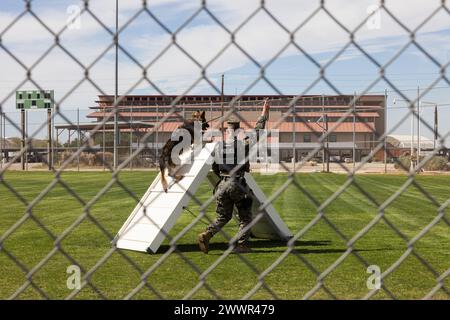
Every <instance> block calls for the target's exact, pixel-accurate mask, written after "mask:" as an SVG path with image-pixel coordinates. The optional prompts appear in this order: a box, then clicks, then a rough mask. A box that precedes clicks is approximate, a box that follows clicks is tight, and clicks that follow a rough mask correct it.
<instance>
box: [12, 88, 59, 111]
mask: <svg viewBox="0 0 450 320" xmlns="http://www.w3.org/2000/svg"><path fill="white" fill-rule="evenodd" d="M54 95H55V93H54V91H53V90H25V91H16V109H22V110H25V109H52V108H53V107H54V101H55V97H54Z"/></svg>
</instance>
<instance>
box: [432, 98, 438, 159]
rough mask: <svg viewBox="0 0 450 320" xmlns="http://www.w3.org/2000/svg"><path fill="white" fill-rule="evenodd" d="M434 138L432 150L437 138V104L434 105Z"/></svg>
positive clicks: (434, 147)
mask: <svg viewBox="0 0 450 320" xmlns="http://www.w3.org/2000/svg"><path fill="white" fill-rule="evenodd" d="M433 133H434V139H433V150H436V140H437V139H438V110H437V104H436V105H435V106H434V132H433Z"/></svg>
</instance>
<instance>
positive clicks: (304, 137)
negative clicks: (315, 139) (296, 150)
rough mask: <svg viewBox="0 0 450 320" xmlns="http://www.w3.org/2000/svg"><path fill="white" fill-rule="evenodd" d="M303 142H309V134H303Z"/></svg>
mask: <svg viewBox="0 0 450 320" xmlns="http://www.w3.org/2000/svg"><path fill="white" fill-rule="evenodd" d="M303 142H311V134H309V133H306V134H304V135H303Z"/></svg>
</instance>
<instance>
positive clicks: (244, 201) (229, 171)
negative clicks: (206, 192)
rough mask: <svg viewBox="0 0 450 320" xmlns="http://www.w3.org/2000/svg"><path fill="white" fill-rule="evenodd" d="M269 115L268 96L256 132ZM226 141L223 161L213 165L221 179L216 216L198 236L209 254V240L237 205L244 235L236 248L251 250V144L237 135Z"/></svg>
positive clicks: (233, 123)
mask: <svg viewBox="0 0 450 320" xmlns="http://www.w3.org/2000/svg"><path fill="white" fill-rule="evenodd" d="M268 116H269V103H268V100H267V99H266V100H265V102H264V108H263V112H262V114H261V116H260V117H259V118H258V121H257V122H256V125H255V130H256V131H257V133H258V131H259V130H262V129H264V128H265V125H266V122H267V119H268ZM238 128H239V121H236V120H229V121H228V129H232V130H237V129H238ZM227 143H228V145H227V147H225V148H224V149H223V151H224V154H223V163H220V164H218V163H214V164H213V171H214V173H215V174H216V175H217V176H218V177H220V181H219V183H218V185H217V186H216V188H215V190H214V196H215V198H216V202H217V208H216V213H217V218H216V220H215V221H214V222H213V223H212V224H210V225H209V226H208V227H207V229H206V231H205V232H203V233H201V234H199V235H198V244H199V247H200V250H201V251H203V252H204V253H208V250H209V241H210V239H211V238H212V237H213V236H214V235H215V234H216V233H217V232H219V231H220V230H221V229H222V228H223V227H224V226H225V225H226V224H227V223H228V221H230V220H231V218H232V215H233V209H234V206H236V208H237V211H238V220H239V232H240V234H241V236H240V238H239V240H238V243H237V246H236V247H235V251H236V252H239V253H246V252H250V251H251V249H250V248H249V246H248V240H249V238H250V233H251V230H250V229H248V230H245V231H244V229H245V228H246V227H247V226H248V225H249V224H250V223H251V221H252V212H251V208H252V203H253V200H252V197H251V196H250V189H249V187H248V185H247V183H246V181H245V178H244V174H245V172H250V163H249V159H248V155H249V143H248V140H247V139H246V140H245V141H240V140H238V139H237V137H236V136H234V137H233V140H231V141H228V142H227ZM242 143H243V144H244V148H245V162H242V161H239V160H241V159H238V152H237V150H238V147H239V146H238V145H239V144H242ZM240 147H242V146H240ZM227 151H231V153H232V157H234V159H233V160H234V161H232V163H230V161H229V160H230V158H228V161H227V154H226V153H227Z"/></svg>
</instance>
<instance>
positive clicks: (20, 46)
mask: <svg viewBox="0 0 450 320" xmlns="http://www.w3.org/2000/svg"><path fill="white" fill-rule="evenodd" d="M40 3H45V2H44V1H42V2H35V5H34V8H35V10H36V12H37V13H39V16H40V17H41V18H42V20H43V21H44V22H45V23H46V24H47V25H48V26H49V27H50V28H51V29H52V30H54V31H58V30H60V29H61V28H62V27H63V26H64V25H65V23H66V22H67V18H68V16H67V13H66V11H65V9H66V7H67V6H65V5H61V3H65V2H62V1H61V2H60V6H58V7H55V8H52V7H48V6H45V7H42V8H40V7H39V5H40ZM66 3H67V5H70V4H74V3H75V4H82V2H81V1H67V2H66ZM200 3H201V2H200V1H198V0H189V1H183V2H181V3H180V1H176V0H157V1H150V2H149V8H150V9H151V10H155V12H158V10H160V11H164V12H165V15H164V19H162V20H163V21H164V23H167V24H168V26H169V27H172V28H174V27H175V26H178V25H180V24H181V23H182V21H183V19H186V17H187V16H189V15H190V14H191V13H192V12H193V11H195V9H196V8H198V7H200ZM319 3H320V1H298V0H276V1H275V0H267V1H266V8H267V10H269V11H270V13H271V14H273V15H274V17H276V18H277V19H279V21H280V23H282V24H283V25H284V26H285V27H287V28H288V29H290V30H293V29H294V28H296V27H297V26H298V25H299V24H300V23H301V22H302V21H304V19H306V18H307V17H308V16H309V15H310V14H311V13H312V12H313V11H314V10H315V9H316V8H317V7H318V5H319ZM325 3H326V8H327V10H329V12H331V13H332V14H333V15H334V16H335V17H336V19H338V20H339V21H340V22H341V23H343V24H344V25H345V26H346V27H347V28H349V29H350V30H352V29H353V28H355V27H356V26H357V25H358V24H359V23H361V21H363V19H364V17H366V16H367V7H368V6H369V5H372V4H374V3H375V4H376V3H378V2H377V1H373V0H372V1H368V0H345V1H344V0H328V1H326V2H325ZM207 5H208V8H209V9H210V10H211V12H212V13H213V14H214V15H216V16H217V18H218V19H219V20H220V21H222V22H223V23H224V24H225V25H226V27H227V28H229V29H230V30H231V31H234V30H235V29H236V28H237V27H238V26H239V25H240V24H242V23H243V22H244V21H245V20H246V19H247V17H248V16H249V15H250V14H251V13H252V12H253V11H254V10H256V9H257V8H258V6H259V5H260V1H259V0H246V1H226V0H213V1H207ZM439 5H440V1H438V0H433V1H427V3H426V5H424V2H423V1H420V0H409V1H407V0H401V1H400V0H396V1H392V0H391V1H386V7H387V8H388V9H389V10H391V11H392V13H393V14H395V15H397V16H398V17H399V18H400V19H401V21H402V22H404V23H405V24H406V25H407V26H408V27H409V28H415V27H416V26H418V25H419V24H420V23H421V22H422V21H424V20H425V18H426V17H427V16H428V15H429V14H431V12H433V10H434V9H435V8H437V7H438V6H439ZM1 6H2V5H1V4H0V7H1ZM141 6H142V1H140V0H133V1H131V0H127V1H121V2H120V9H121V11H120V21H121V22H123V21H126V20H127V19H129V18H130V17H131V16H132V15H133V14H134V13H135V12H136V11H137V10H139V9H140V8H141ZM90 8H91V10H92V11H93V13H94V14H96V15H98V17H99V19H101V20H102V21H103V22H104V23H105V24H106V25H107V26H108V27H109V28H111V29H112V28H113V27H114V10H115V8H114V5H113V2H112V1H110V0H94V1H91V4H90ZM18 13H19V11H15V12H11V11H2V12H1V13H0V30H2V29H3V28H4V27H5V26H6V25H7V24H8V23H9V22H10V21H11V20H12V19H13V18H14V17H15V16H16V15H17V14H18ZM177 16H180V17H183V19H181V18H179V19H176V17H177ZM148 19H150V18H148ZM381 19H382V20H381V28H380V29H377V30H369V29H368V28H367V27H366V26H363V27H362V28H361V29H360V30H359V31H358V32H357V33H356V40H357V41H358V43H360V44H361V45H362V46H363V47H364V48H365V49H366V50H368V52H370V53H371V54H377V53H382V52H386V51H387V50H393V49H394V48H398V47H399V45H401V44H402V43H404V42H405V41H407V40H408V37H407V36H408V35H407V33H406V32H405V31H404V30H403V29H402V28H401V27H400V26H399V25H398V24H397V23H396V22H395V21H394V20H393V19H391V18H390V17H389V16H388V15H387V14H386V13H383V14H382V15H381ZM141 20H142V19H140V20H139V22H137V23H135V24H132V25H131V26H130V28H131V29H130V30H132V31H128V30H127V31H126V32H125V33H126V36H127V38H126V39H124V40H123V41H124V44H125V43H126V49H127V50H129V51H130V52H131V53H132V54H133V55H135V56H136V58H137V59H139V61H143V62H145V63H148V62H149V61H150V60H151V59H152V58H154V57H155V56H156V55H157V54H158V53H159V52H160V51H161V50H162V49H163V48H164V47H165V46H166V45H167V43H168V42H170V37H169V36H168V35H167V34H163V33H159V34H155V33H154V32H152V30H149V29H147V28H148V25H146V24H145V22H141ZM144 20H145V19H144ZM445 28H448V15H447V16H446V15H443V14H438V15H436V17H435V18H433V19H431V20H430V21H429V22H428V23H427V24H426V25H425V26H424V28H423V29H421V32H422V33H421V36H420V38H419V39H420V41H423V43H424V44H426V46H427V50H430V52H431V53H435V54H439V52H441V51H440V50H441V48H442V46H443V45H444V43H445V41H444V40H442V38H440V37H439V36H437V35H435V34H434V32H436V31H440V30H443V29H445ZM141 30H142V31H141ZM155 30H156V29H155ZM159 30H160V29H159V28H158V31H159ZM425 32H426V33H425ZM143 35H144V36H143ZM295 39H296V41H297V43H298V44H299V45H301V47H302V48H304V49H305V50H307V51H308V52H309V53H311V54H319V53H324V52H335V51H336V50H339V49H340V48H341V47H342V46H343V45H344V44H345V43H347V42H348V41H349V35H348V34H347V33H346V32H345V31H343V30H342V29H341V28H340V27H339V26H338V25H337V24H336V23H335V22H334V21H333V20H332V19H331V18H330V17H329V16H327V14H326V13H325V12H323V11H322V12H320V13H319V14H317V15H316V16H315V17H314V18H312V19H311V20H310V21H309V22H308V23H307V24H306V25H305V26H304V27H303V28H301V30H300V31H298V32H297V33H296V37H295ZM288 40H289V35H288V34H287V33H286V32H285V31H283V30H282V29H281V28H280V27H279V26H278V25H277V24H276V22H274V21H273V20H272V19H271V18H270V17H269V16H268V15H267V14H266V13H265V12H260V13H258V14H257V15H256V16H255V17H253V18H252V19H251V20H250V21H249V22H248V23H247V24H246V25H245V26H244V27H242V29H241V30H239V31H238V32H237V34H236V41H237V43H238V44H239V45H241V46H242V47H243V48H244V49H245V50H246V51H247V52H248V53H249V54H250V55H251V56H252V57H253V58H255V60H257V61H258V62H260V63H265V62H266V61H267V60H268V59H270V58H272V57H273V56H274V55H275V54H276V53H277V52H278V51H279V50H280V49H281V48H282V47H283V46H284V45H285V44H286V43H287V42H288ZM229 41H230V36H229V35H228V34H227V33H226V32H225V31H224V30H223V29H222V28H221V27H220V26H218V25H217V24H215V22H213V21H212V20H211V19H210V18H208V17H207V15H206V14H205V13H202V14H201V17H199V19H197V20H195V21H193V22H192V23H191V24H189V25H187V26H186V27H185V28H184V29H183V30H182V31H181V32H180V33H179V34H178V35H177V42H178V43H179V44H180V46H182V47H183V48H184V49H185V50H186V51H187V52H188V53H189V54H190V55H192V57H193V58H195V59H196V60H197V61H198V62H199V63H200V64H202V65H203V64H206V63H208V62H209V61H210V60H211V59H212V58H213V57H214V56H215V55H216V54H217V53H218V52H219V51H220V50H222V48H223V47H224V46H225V45H226V44H227V43H228V42H229ZM111 42H112V38H111V36H110V35H108V33H107V32H105V31H104V30H103V28H102V27H101V26H100V25H99V24H98V23H97V22H96V21H95V20H94V19H92V18H90V17H89V16H88V15H83V17H82V27H81V29H80V30H68V31H66V32H64V34H63V35H62V37H61V43H62V44H63V45H64V46H65V47H67V49H68V50H69V51H70V52H71V53H73V54H74V55H75V56H76V57H77V58H79V59H80V60H81V62H82V63H84V64H85V65H88V64H89V63H91V62H92V61H94V59H95V58H96V57H97V56H98V55H99V54H100V53H101V52H102V51H103V50H104V49H105V48H106V47H107V46H108V45H109V44H111ZM2 43H3V44H4V45H5V46H6V47H8V48H9V49H10V50H11V51H12V52H14V54H17V56H18V57H19V58H20V59H21V60H23V61H24V62H26V63H27V64H28V65H30V64H31V63H33V62H34V61H36V59H37V58H38V57H39V56H40V55H41V54H42V53H43V52H44V51H45V50H46V49H47V48H48V47H49V46H50V45H51V44H52V43H53V39H52V38H51V37H50V36H49V33H48V32H47V31H46V30H45V29H43V28H42V27H41V26H39V24H38V23H37V22H36V21H35V19H34V18H33V17H31V16H29V15H27V16H25V17H24V18H23V19H22V20H21V21H19V23H18V24H17V25H16V26H14V27H13V28H12V29H11V30H10V31H8V32H7V33H6V35H5V36H4V37H3V38H2ZM447 43H448V41H447ZM446 47H447V48H448V49H450V48H449V47H448V45H446ZM448 49H447V50H448ZM296 54H298V50H297V49H295V48H293V47H290V48H289V49H288V50H286V51H285V52H284V53H283V55H282V56H290V55H296ZM359 55H360V54H359V53H358V51H356V50H355V49H351V50H349V51H348V52H347V53H346V54H344V55H343V56H342V57H341V58H340V59H341V60H348V59H353V58H355V57H358V56H359ZM122 56H123V55H122ZM0 57H2V59H1V60H0V67H1V68H2V70H5V71H6V72H2V78H1V79H0V86H1V87H0V100H2V99H3V97H4V96H5V95H6V94H7V93H8V92H10V91H11V90H13V89H14V87H15V86H16V85H17V84H18V83H19V82H20V81H21V80H23V78H24V76H25V72H24V70H22V69H21V68H20V67H19V66H18V65H17V64H16V63H15V62H13V61H12V60H11V59H10V58H7V55H6V54H5V53H4V52H3V50H0ZM113 58H114V56H113V52H112V51H110V52H109V53H108V54H107V55H106V56H105V57H104V58H103V59H102V60H101V61H100V62H99V63H98V64H97V65H96V66H95V67H94V68H93V70H92V77H93V78H94V79H95V81H96V82H98V84H99V86H100V87H101V88H103V90H105V91H106V92H113V87H114V86H113V79H114V76H113V73H114V64H113ZM249 61H250V60H249V59H248V58H247V57H246V56H245V55H244V54H243V53H242V52H240V51H239V50H238V49H236V48H229V49H227V50H226V52H224V55H223V56H222V57H221V58H219V59H218V60H217V61H216V62H214V63H213V64H212V65H211V67H210V68H209V69H208V74H211V75H212V76H214V74H215V73H221V72H226V71H227V70H232V69H237V68H240V67H242V66H244V65H246V64H247V63H249ZM320 61H321V62H326V60H320ZM149 72H150V73H149V75H150V77H151V79H152V80H154V81H155V82H156V83H157V84H158V85H159V86H160V87H161V88H162V89H163V90H167V91H168V92H170V93H173V92H183V91H184V90H185V89H186V88H187V87H188V86H189V85H190V84H192V82H193V81H194V80H195V79H197V78H198V77H199V76H200V69H199V68H198V66H196V65H195V64H194V63H193V62H192V61H190V60H189V59H188V58H187V57H186V56H185V55H184V54H183V53H181V52H180V50H178V49H176V48H174V47H173V48H171V49H170V50H169V51H167V53H165V54H164V55H163V56H162V57H161V59H160V60H158V61H157V62H156V63H155V64H154V65H153V66H152V67H151V68H150V70H149ZM33 74H34V76H35V77H36V79H37V80H39V81H40V83H41V82H42V83H43V85H45V86H48V87H54V88H55V89H56V88H57V91H58V93H59V94H58V96H59V97H61V95H63V94H64V93H65V92H67V91H68V90H69V89H70V88H71V87H72V86H73V85H74V84H75V82H76V80H78V79H79V78H81V77H82V69H81V68H79V66H77V65H76V64H75V63H74V62H73V61H72V60H71V59H69V58H67V56H66V55H65V54H64V53H63V52H61V51H59V50H56V51H54V52H52V53H51V54H50V55H49V56H48V57H47V58H46V59H45V60H44V61H42V63H41V64H40V65H39V67H37V68H36V70H35V71H34V73H33ZM4 75H8V77H7V78H6V77H5V76H4ZM140 76H141V70H140V69H139V68H137V67H136V66H135V65H134V64H133V63H132V62H131V61H130V60H129V59H126V58H124V59H123V60H121V65H120V89H121V92H123V91H125V90H126V89H128V88H129V87H130V86H131V85H133V84H134V83H135V82H136V81H137V79H138V78H140ZM214 79H215V80H217V79H216V78H214ZM203 85H205V84H203ZM146 88H148V84H141V85H140V86H139V87H138V89H141V90H144V89H146ZM85 90H86V91H85V92H83V93H78V94H74V95H73V96H72V97H71V98H70V99H68V100H67V103H68V104H69V105H74V106H75V105H77V106H80V107H86V106H91V105H92V104H93V101H94V99H95V95H96V94H97V93H98V92H97V91H96V90H94V89H89V88H87V89H85Z"/></svg>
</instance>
